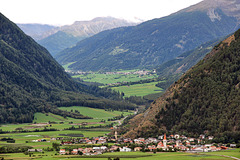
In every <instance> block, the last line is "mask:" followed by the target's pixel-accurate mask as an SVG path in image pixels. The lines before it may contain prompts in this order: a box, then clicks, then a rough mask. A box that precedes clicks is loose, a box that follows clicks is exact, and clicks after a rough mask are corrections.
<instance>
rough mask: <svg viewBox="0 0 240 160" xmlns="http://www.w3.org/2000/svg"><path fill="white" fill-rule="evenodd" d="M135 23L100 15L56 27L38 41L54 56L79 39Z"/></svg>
mask: <svg viewBox="0 0 240 160" xmlns="http://www.w3.org/2000/svg"><path fill="white" fill-rule="evenodd" d="M132 25H136V24H135V23H131V22H127V21H126V20H122V19H117V18H113V17H99V18H95V19H93V20H91V21H77V22H75V23H73V24H72V25H66V26H62V27H58V28H54V29H52V30H50V31H48V32H46V33H45V35H49V36H47V37H45V38H43V39H41V40H38V43H39V44H41V45H42V46H44V47H45V48H47V49H48V51H49V52H50V53H51V54H52V55H53V56H54V55H55V54H56V53H58V52H60V51H62V50H63V49H66V48H69V47H72V46H74V45H75V44H76V43H77V42H78V41H80V40H82V39H85V38H88V37H90V36H92V35H95V34H97V33H99V32H101V31H105V30H108V29H113V28H118V27H123V26H132Z"/></svg>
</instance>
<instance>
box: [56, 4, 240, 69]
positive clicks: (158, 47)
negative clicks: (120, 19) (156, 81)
mask: <svg viewBox="0 0 240 160" xmlns="http://www.w3.org/2000/svg"><path fill="white" fill-rule="evenodd" d="M210 1H211V0H205V1H203V2H202V3H199V4H197V5H195V6H193V7H189V8H187V9H185V10H183V11H180V12H177V13H175V14H172V15H170V16H167V17H164V18H160V19H154V20H151V21H147V22H144V23H142V24H140V25H137V26H134V27H125V28H118V29H113V30H109V31H105V32H101V33H99V34H97V35H95V36H92V37H90V38H88V39H85V40H83V41H81V42H79V43H78V44H77V45H76V46H75V47H73V48H70V49H66V50H64V51H63V52H61V53H60V54H57V55H56V56H55V57H56V59H57V61H58V62H60V63H61V64H68V63H72V62H75V63H73V64H71V65H70V66H69V67H70V68H71V69H73V70H92V71H96V70H115V69H133V68H148V67H150V68H153V67H156V66H157V65H160V64H162V63H164V62H167V61H169V60H172V59H174V58H176V57H177V56H179V55H181V54H182V53H184V52H187V51H191V50H193V49H195V48H196V47H198V46H200V45H201V44H203V43H206V42H208V41H212V40H215V39H218V38H220V37H223V36H227V35H229V34H231V33H233V32H234V31H236V30H237V28H239V19H238V15H239V10H240V8H236V12H231V14H229V12H230V9H231V8H230V7H229V8H225V7H223V5H222V3H217V2H216V5H215V3H213V4H214V5H210V4H209V6H208V7H207V8H205V9H202V8H204V7H200V6H202V5H203V4H208V3H209V2H210ZM227 2H228V1H227V0H225V1H224V3H227ZM233 2H234V4H235V5H236V6H237V5H238V4H239V2H237V1H233ZM238 6H239V5H238ZM228 11H229V12H228Z"/></svg>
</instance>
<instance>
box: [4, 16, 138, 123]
mask: <svg viewBox="0 0 240 160" xmlns="http://www.w3.org/2000/svg"><path fill="white" fill-rule="evenodd" d="M0 23H1V25H0V62H1V63H0V86H1V87H0V106H1V108H0V123H24V122H25V123H26V122H31V121H32V120H33V116H34V113H36V112H51V113H54V114H58V115H65V116H68V117H73V118H89V117H87V116H83V115H81V114H79V113H74V114H72V113H69V112H66V111H61V110H60V109H58V108H57V106H71V105H80V106H89V107H96V108H106V107H107V108H108V107H110V108H115V109H123V108H129V109H130V108H131V109H133V108H134V105H132V104H130V103H125V102H120V101H113V100H110V99H107V98H112V99H117V100H121V96H120V95H119V94H118V93H116V92H113V91H109V90H106V89H105V90H104V89H100V88H98V87H96V86H86V85H84V84H81V83H78V82H75V81H73V79H72V78H71V77H70V76H69V75H68V74H67V73H66V72H65V71H64V69H63V67H62V66H60V65H59V64H58V63H57V62H56V61H55V60H54V59H53V57H52V56H51V55H50V53H49V52H48V51H47V50H46V49H45V48H44V47H42V46H41V45H39V44H37V43H36V42H35V41H34V40H33V39H32V38H31V37H30V36H27V35H25V34H24V32H23V31H22V30H21V29H19V28H18V27H17V25H16V24H14V23H13V22H11V21H10V20H9V19H7V18H6V17H5V16H4V15H3V14H1V13H0Z"/></svg>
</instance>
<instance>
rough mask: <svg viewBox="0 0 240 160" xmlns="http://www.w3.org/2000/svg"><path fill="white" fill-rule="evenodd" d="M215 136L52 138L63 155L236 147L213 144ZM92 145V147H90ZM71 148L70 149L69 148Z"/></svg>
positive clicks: (193, 151) (202, 150)
mask: <svg viewBox="0 0 240 160" xmlns="http://www.w3.org/2000/svg"><path fill="white" fill-rule="evenodd" d="M213 138H214V137H213V136H208V137H205V135H200V136H199V138H191V137H186V136H184V135H181V136H180V135H179V134H175V135H169V136H168V137H167V136H166V134H164V135H161V136H159V137H158V138H150V137H149V138H147V139H145V138H137V139H131V138H118V136H117V133H116V132H115V136H114V137H106V136H105V137H94V138H91V139H90V138H73V139H64V138H61V137H58V138H52V139H51V140H60V141H61V144H60V145H61V146H62V147H61V149H60V150H59V154H61V155H68V154H72V155H99V154H102V153H105V152H137V151H141V152H154V153H156V152H177V151H181V152H192V153H198V152H213V151H220V150H226V149H228V148H229V147H231V148H235V147H236V144H230V146H229V147H227V145H226V144H213V143H209V144H206V142H210V141H211V140H213ZM77 144H85V145H86V146H88V147H86V148H84V147H83V148H74V146H75V145H77ZM89 146H91V147H89ZM69 148H70V149H69Z"/></svg>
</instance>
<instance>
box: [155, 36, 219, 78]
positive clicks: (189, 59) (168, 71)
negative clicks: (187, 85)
mask: <svg viewBox="0 0 240 160" xmlns="http://www.w3.org/2000/svg"><path fill="white" fill-rule="evenodd" d="M221 40H223V39H222V38H221ZM219 42H221V41H220V40H214V41H210V42H207V43H204V44H202V45H201V46H199V47H197V48H196V49H194V50H191V51H188V52H185V53H183V54H181V55H180V56H178V57H176V58H174V59H172V60H170V61H167V62H165V63H163V64H161V65H160V66H158V67H157V69H156V71H157V74H158V75H159V76H160V77H167V76H172V75H177V74H179V75H181V74H183V73H184V72H186V71H187V70H189V69H190V68H191V67H192V66H194V65H195V64H197V63H198V62H199V61H200V60H202V59H203V58H204V57H205V56H206V54H207V53H209V52H211V50H212V49H213V47H214V46H215V45H217V44H218V43H219Z"/></svg>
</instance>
